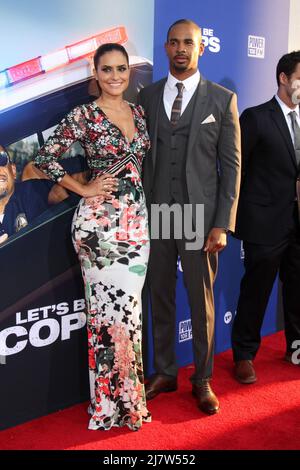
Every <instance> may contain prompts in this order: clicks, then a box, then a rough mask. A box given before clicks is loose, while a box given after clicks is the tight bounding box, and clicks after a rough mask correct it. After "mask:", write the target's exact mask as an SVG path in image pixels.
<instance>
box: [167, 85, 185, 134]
mask: <svg viewBox="0 0 300 470" xmlns="http://www.w3.org/2000/svg"><path fill="white" fill-rule="evenodd" d="M176 87H177V89H178V94H177V96H176V98H175V100H174V103H173V106H172V111H171V119H170V121H171V124H172V126H176V124H177V122H178V121H179V118H180V115H181V106H182V93H183V89H184V84H183V83H180V82H178V83H176Z"/></svg>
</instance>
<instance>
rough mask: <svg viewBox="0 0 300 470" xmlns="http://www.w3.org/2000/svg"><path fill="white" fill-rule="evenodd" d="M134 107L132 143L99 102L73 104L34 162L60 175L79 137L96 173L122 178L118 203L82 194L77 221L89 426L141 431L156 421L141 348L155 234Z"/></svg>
mask: <svg viewBox="0 0 300 470" xmlns="http://www.w3.org/2000/svg"><path fill="white" fill-rule="evenodd" d="M130 107H131V110H132V113H133V118H134V121H135V126H136V132H135V135H134V138H133V140H132V142H129V140H128V139H127V137H125V136H124V135H123V133H122V132H121V130H120V129H119V128H118V127H117V126H115V125H114V124H113V123H112V122H111V121H110V120H109V119H108V117H107V116H106V115H105V113H104V112H103V111H102V110H101V109H100V108H99V106H98V105H97V104H96V102H93V103H90V104H86V105H81V106H78V107H76V108H75V109H74V110H73V111H71V112H70V113H69V114H68V115H67V116H66V117H65V119H63V121H62V122H61V124H60V125H59V126H58V127H57V128H56V130H55V132H54V134H53V135H52V136H51V137H50V138H49V139H48V141H47V142H46V144H45V145H44V147H43V148H42V149H41V150H40V152H39V154H38V155H37V157H36V158H35V165H36V166H37V167H38V168H40V169H41V170H43V171H44V172H45V173H47V174H48V175H49V177H50V178H52V179H53V180H54V181H57V182H59V181H60V180H61V178H62V177H63V176H64V175H65V171H64V170H63V168H62V167H61V165H60V164H59V160H58V159H59V157H60V156H61V155H62V154H63V153H64V152H65V151H66V150H67V149H68V148H69V147H70V145H71V144H72V143H73V142H75V141H79V142H80V143H81V145H82V146H83V147H84V149H85V152H86V156H87V161H88V165H89V168H90V169H91V177H92V178H96V177H97V176H99V175H101V174H102V173H105V172H114V173H115V174H116V176H117V177H118V178H119V186H118V191H117V192H116V193H113V200H112V202H110V203H109V202H104V201H103V199H102V198H101V197H93V198H87V199H85V198H82V199H81V200H80V202H79V205H78V207H77V209H76V211H75V214H74V218H73V223H72V239H73V243H74V247H75V250H76V251H77V253H78V256H79V260H80V264H81V269H82V275H83V280H84V285H85V297H86V304H87V328H88V349H89V371H90V389H91V404H90V407H89V412H90V414H91V418H90V422H89V429H104V430H108V429H110V428H111V427H112V426H124V425H127V426H128V427H129V428H130V429H132V430H137V429H139V428H140V427H141V425H142V422H143V421H150V420H151V416H150V413H149V412H148V411H147V408H146V402H145V391H144V377H143V366H142V351H141V328H142V326H141V291H142V287H143V284H144V280H145V276H146V270H147V263H148V257H149V234H148V221H147V209H146V205H145V199H144V193H143V189H142V184H141V174H140V168H141V165H142V160H143V158H144V155H145V152H146V151H147V150H148V148H149V137H148V134H147V130H146V124H145V119H144V114H143V109H142V108H141V107H140V106H135V105H133V104H130ZM114 168H117V169H118V170H117V171H115V170H114Z"/></svg>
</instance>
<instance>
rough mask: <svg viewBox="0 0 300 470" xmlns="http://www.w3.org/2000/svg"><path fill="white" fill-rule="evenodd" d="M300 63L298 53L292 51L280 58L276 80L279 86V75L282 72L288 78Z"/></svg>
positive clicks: (299, 53) (299, 54)
mask: <svg viewBox="0 0 300 470" xmlns="http://www.w3.org/2000/svg"><path fill="white" fill-rule="evenodd" d="M299 63H300V51H293V52H290V53H289V54H285V55H283V56H282V57H281V59H280V60H279V62H278V64H277V69H276V80H277V85H278V86H279V85H280V80H279V75H280V74H281V73H282V72H283V73H284V74H285V75H286V76H287V77H288V78H289V77H290V76H291V75H292V73H294V72H295V70H296V67H297V65H298V64H299Z"/></svg>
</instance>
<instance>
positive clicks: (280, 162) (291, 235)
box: [232, 51, 300, 384]
mask: <svg viewBox="0 0 300 470" xmlns="http://www.w3.org/2000/svg"><path fill="white" fill-rule="evenodd" d="M276 78H277V84H278V91H277V94H276V95H275V96H274V97H273V98H272V99H271V100H270V101H268V102H267V103H264V104H261V105H259V106H255V107H253V108H248V109H246V110H245V111H244V112H243V114H242V115H241V119H240V123H241V133H242V175H243V177H242V188H241V196H240V202H239V208H238V217H237V229H236V236H237V237H238V238H240V239H242V240H244V250H245V275H244V277H243V279H242V282H241V289H240V297H239V302H238V308H237V315H236V317H235V319H234V323H233V330H232V347H233V358H234V362H235V369H234V371H235V377H236V379H237V380H238V381H239V382H241V383H243V384H250V383H253V382H255V381H256V380H257V378H256V373H255V370H254V366H253V360H254V358H255V356H256V353H257V351H258V348H259V346H260V341H261V337H260V331H261V327H262V323H263V318H264V314H265V310H266V307H267V303H268V300H269V296H270V293H271V291H272V287H273V284H274V281H275V278H276V276H277V273H278V272H279V275H280V278H281V281H282V293H283V307H284V320H285V336H286V355H285V359H286V360H287V361H289V362H292V353H293V342H294V341H295V340H299V339H300V288H299V282H300V228H299V218H298V211H297V199H296V181H297V177H298V176H299V172H300V118H299V101H300V88H299V86H300V51H296V52H291V53H290V54H286V55H284V56H283V57H281V59H280V60H279V62H278V65H277V71H276ZM299 202H300V201H299Z"/></svg>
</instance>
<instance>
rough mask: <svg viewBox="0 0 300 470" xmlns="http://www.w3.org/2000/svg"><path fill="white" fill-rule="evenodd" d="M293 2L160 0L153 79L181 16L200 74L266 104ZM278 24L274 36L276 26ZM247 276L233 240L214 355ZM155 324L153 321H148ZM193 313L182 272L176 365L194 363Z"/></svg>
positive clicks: (244, 103) (269, 317)
mask: <svg viewBox="0 0 300 470" xmlns="http://www.w3.org/2000/svg"><path fill="white" fill-rule="evenodd" d="M289 3H290V2H289V1H285V2H282V1H281V0H264V1H263V2H262V1H261V0H252V1H251V2H246V1H243V2H241V1H240V0H227V1H224V0H215V1H214V2H213V3H208V2H206V3H205V2H201V4H199V3H198V2H196V3H195V2H194V0H186V1H185V2H180V1H176V0H172V1H170V0H157V1H156V4H155V21H154V25H155V31H154V70H153V78H154V80H159V79H160V78H162V77H164V76H166V74H167V71H168V61H167V57H166V54H165V50H164V43H165V41H166V33H167V30H168V28H169V26H170V25H171V24H172V23H173V22H174V21H176V20H178V19H180V18H190V19H192V20H194V21H195V22H196V23H198V24H199V25H200V26H201V27H202V33H203V38H204V43H205V45H206V49H205V53H204V55H203V56H202V57H201V58H200V61H199V68H200V72H201V73H202V74H203V75H204V76H205V77H206V78H208V79H210V80H213V81H215V82H217V83H219V84H221V85H223V86H225V87H227V88H230V89H231V90H233V91H235V92H236V93H237V94H238V103H239V110H240V112H241V111H243V109H245V108H246V107H249V106H254V105H255V104H258V103H261V102H263V101H267V100H268V99H270V98H271V97H272V96H273V94H274V93H275V92H276V79H275V69H276V65H277V62H278V59H279V58H280V56H281V55H283V54H284V53H286V52H287V47H288V25H289ZM275 24H276V25H279V28H278V33H276V34H274V25H275ZM258 229H259V228H258ZM242 274H243V249H242V244H241V242H240V241H238V240H235V239H233V238H231V237H230V238H229V244H228V247H227V248H226V250H225V251H224V252H223V253H221V255H220V258H219V272H218V277H217V281H216V284H215V301H216V352H220V351H224V350H225V349H227V348H229V347H230V334H231V327H232V320H233V317H234V315H235V311H236V306H237V299H238V294H239V286H240V279H241V277H242ZM276 315H277V282H276V283H275V285H274V288H273V292H272V295H271V297H270V301H269V305H268V308H267V313H266V317H265V321H264V325H263V330H262V333H263V334H269V333H272V332H274V331H276V329H277V328H278V324H280V323H278V321H277V318H276ZM149 323H151V321H150V322H149ZM191 335H192V332H191V323H190V310H189V306H188V301H187V295H186V292H185V289H184V285H183V276H182V273H181V272H180V271H179V272H178V286H177V332H176V350H177V356H178V363H179V364H180V365H185V364H188V363H190V362H192V360H193V358H192V347H191V346H192V344H191V343H192V342H191ZM148 365H149V371H151V370H152V368H153V364H152V343H151V341H149V344H148Z"/></svg>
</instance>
